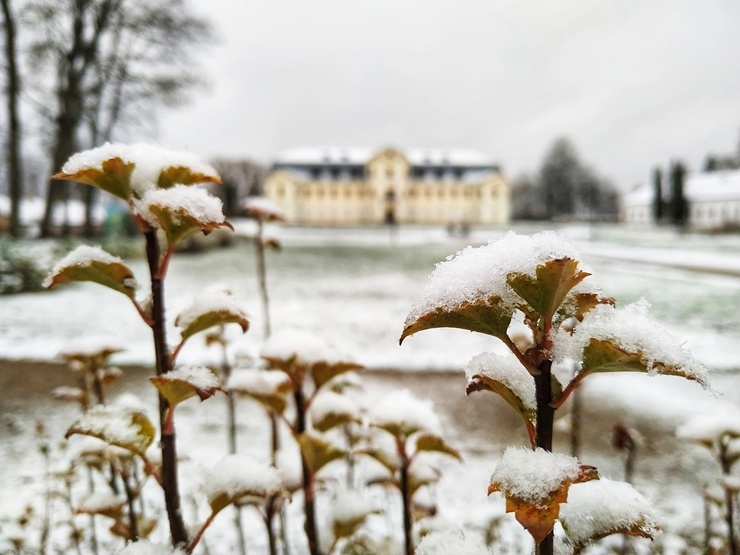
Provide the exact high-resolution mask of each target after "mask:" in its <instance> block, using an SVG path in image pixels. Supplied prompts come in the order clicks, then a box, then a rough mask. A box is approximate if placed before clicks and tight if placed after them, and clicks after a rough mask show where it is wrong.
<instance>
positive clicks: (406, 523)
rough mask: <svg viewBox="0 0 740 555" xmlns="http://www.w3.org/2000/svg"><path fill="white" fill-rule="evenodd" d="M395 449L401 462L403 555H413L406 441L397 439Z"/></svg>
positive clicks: (408, 462) (408, 463)
mask: <svg viewBox="0 0 740 555" xmlns="http://www.w3.org/2000/svg"><path fill="white" fill-rule="evenodd" d="M396 449H397V450H398V457H399V458H400V460H401V468H400V470H399V472H400V486H401V500H402V502H403V539H404V553H405V555H413V554H414V544H413V538H412V531H413V521H412V520H411V494H410V492H409V465H410V461H409V457H408V455H407V454H406V440H405V439H401V438H397V439H396Z"/></svg>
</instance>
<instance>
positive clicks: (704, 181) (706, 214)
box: [621, 170, 740, 230]
mask: <svg viewBox="0 0 740 555" xmlns="http://www.w3.org/2000/svg"><path fill="white" fill-rule="evenodd" d="M654 197H655V188H654V186H653V184H650V183H648V184H644V185H640V186H638V187H636V188H635V189H633V190H632V191H630V192H629V193H627V194H626V195H624V197H623V199H622V218H621V219H622V221H624V222H626V223H629V224H652V223H655V222H654V217H653V213H654V212H653V207H654V202H655V198H654ZM684 197H685V199H686V201H687V203H688V221H687V224H688V227H690V228H692V229H698V230H722V229H738V228H740V170H722V171H713V172H707V173H704V172H702V173H695V174H689V175H688V176H687V177H686V182H685V184H684ZM664 200H666V201H667V200H668V199H664Z"/></svg>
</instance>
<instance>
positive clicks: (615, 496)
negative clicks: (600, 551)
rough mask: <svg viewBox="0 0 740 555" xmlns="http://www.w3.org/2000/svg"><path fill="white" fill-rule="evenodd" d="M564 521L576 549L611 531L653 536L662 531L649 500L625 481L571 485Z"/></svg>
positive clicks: (561, 519)
mask: <svg viewBox="0 0 740 555" xmlns="http://www.w3.org/2000/svg"><path fill="white" fill-rule="evenodd" d="M560 522H561V523H562V525H563V529H564V530H565V533H566V535H567V536H568V539H569V540H570V542H571V543H572V544H573V545H574V546H575V547H576V548H582V547H585V546H586V545H588V544H589V543H591V542H593V541H596V540H599V539H601V538H603V537H605V536H608V535H611V534H629V535H631V536H642V537H644V538H653V537H655V534H656V533H657V532H658V530H659V526H658V523H657V521H656V518H655V512H654V510H653V508H652V506H651V504H650V502H649V501H648V500H647V499H645V498H644V497H643V496H642V495H641V494H640V493H638V492H637V490H635V489H634V488H633V487H632V486H631V485H629V484H627V483H625V482H615V481H612V480H607V479H603V478H602V479H601V480H595V481H592V482H587V483H583V484H574V485H573V486H571V488H570V490H569V492H568V502H567V503H565V504H563V505H562V506H561V507H560Z"/></svg>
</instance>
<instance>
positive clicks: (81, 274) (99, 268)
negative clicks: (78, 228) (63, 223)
mask: <svg viewBox="0 0 740 555" xmlns="http://www.w3.org/2000/svg"><path fill="white" fill-rule="evenodd" d="M77 281H92V282H95V283H99V284H100V285H103V286H105V287H108V288H110V289H113V290H114V291H118V292H119V293H123V294H124V295H126V296H127V297H129V298H131V299H133V298H134V295H135V293H136V280H135V279H134V273H133V272H132V271H131V269H130V268H129V267H128V266H126V264H124V262H123V260H121V259H120V258H118V257H117V256H113V255H111V254H108V253H107V252H105V251H104V250H103V249H101V248H100V247H90V246H87V245H81V246H79V247H77V248H76V249H75V250H74V251H72V252H71V253H69V254H68V255H67V256H65V257H64V258H63V259H62V260H61V261H59V263H58V264H57V265H56V266H55V267H54V269H53V270H52V272H51V274H50V275H49V276H48V277H47V278H46V279H45V280H44V283H43V285H44V287H46V288H48V289H53V288H54V287H56V286H58V285H62V284H65V283H72V282H77Z"/></svg>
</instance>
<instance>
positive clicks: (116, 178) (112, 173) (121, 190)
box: [52, 157, 134, 202]
mask: <svg viewBox="0 0 740 555" xmlns="http://www.w3.org/2000/svg"><path fill="white" fill-rule="evenodd" d="M101 167H102V169H101V170H99V169H97V168H86V169H83V170H80V171H78V172H76V173H71V174H70V173H64V172H60V173H58V174H56V175H53V176H52V179H60V180H66V181H76V182H77V183H84V184H85V185H92V186H93V187H97V188H99V189H102V190H103V191H106V192H107V193H110V194H111V195H113V196H115V197H118V198H120V199H122V200H125V201H126V202H128V201H129V200H131V173H132V172H133V170H134V163H133V162H128V163H126V162H124V161H123V160H122V159H121V158H118V157H116V158H110V159H108V160H105V161H104V162H103V163H102V166H101Z"/></svg>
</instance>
